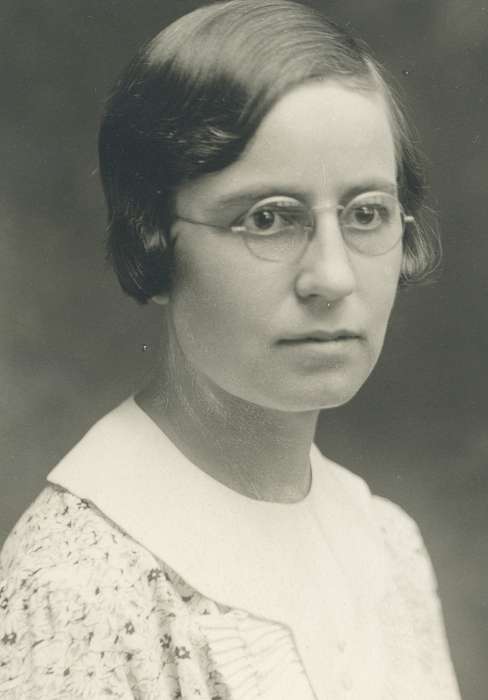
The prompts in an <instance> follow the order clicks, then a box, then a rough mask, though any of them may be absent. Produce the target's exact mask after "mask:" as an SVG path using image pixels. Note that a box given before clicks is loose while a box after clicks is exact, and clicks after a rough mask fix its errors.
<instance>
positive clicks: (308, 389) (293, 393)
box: [251, 373, 369, 413]
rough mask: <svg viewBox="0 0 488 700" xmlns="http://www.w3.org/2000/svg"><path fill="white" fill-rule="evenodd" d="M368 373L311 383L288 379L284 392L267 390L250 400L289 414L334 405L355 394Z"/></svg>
mask: <svg viewBox="0 0 488 700" xmlns="http://www.w3.org/2000/svg"><path fill="white" fill-rule="evenodd" d="M368 376H369V373H368V374H367V375H366V376H363V377H361V379H359V378H358V379H357V381H351V378H350V377H348V378H346V377H334V378H331V377H328V379H327V381H324V380H323V379H322V381H321V380H320V379H317V378H316V379H315V380H314V381H313V382H308V386H303V384H302V383H300V382H297V383H291V382H290V384H288V386H287V387H286V389H287V391H286V394H284V393H283V392H282V391H280V392H276V393H274V396H273V395H272V394H271V392H270V393H269V394H268V395H267V396H266V397H263V396H261V397H259V398H258V399H257V400H256V399H254V401H253V402H254V403H257V404H260V405H261V406H263V407H264V408H270V409H273V410H278V411H283V412H291V413H305V412H309V411H321V410H323V409H328V408H338V407H339V406H343V405H344V404H346V403H348V401H350V400H351V399H352V398H353V397H354V396H355V395H356V394H357V393H358V391H359V390H360V389H361V387H362V386H363V384H364V383H365V381H366V380H367V378H368ZM281 388H283V387H281ZM251 400H252V399H251Z"/></svg>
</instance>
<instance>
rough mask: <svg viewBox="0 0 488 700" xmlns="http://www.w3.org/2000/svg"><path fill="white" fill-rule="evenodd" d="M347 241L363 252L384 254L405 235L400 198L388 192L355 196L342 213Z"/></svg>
mask: <svg viewBox="0 0 488 700" xmlns="http://www.w3.org/2000/svg"><path fill="white" fill-rule="evenodd" d="M340 222H341V230H342V234H343V236H344V240H345V242H346V244H347V245H348V246H349V247H350V248H352V249H353V250H356V251H358V252H359V253H363V254H364V255H382V254H383V253H387V252H388V251H389V250H391V249H392V248H393V247H394V246H395V245H396V244H397V243H398V242H399V241H400V240H401V238H402V236H403V231H404V227H405V224H404V215H403V211H402V207H401V204H400V202H399V201H398V199H397V198H396V197H394V196H392V195H390V194H387V193H386V192H371V193H370V192H368V193H365V194H363V195H360V196H359V197H355V198H354V199H353V200H352V201H351V202H349V204H348V205H347V206H346V207H344V209H342V211H341V212H340Z"/></svg>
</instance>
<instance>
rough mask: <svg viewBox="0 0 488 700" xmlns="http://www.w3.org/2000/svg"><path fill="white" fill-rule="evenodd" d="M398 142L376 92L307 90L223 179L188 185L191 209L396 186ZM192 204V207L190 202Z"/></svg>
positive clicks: (336, 87)
mask: <svg viewBox="0 0 488 700" xmlns="http://www.w3.org/2000/svg"><path fill="white" fill-rule="evenodd" d="M395 180H396V164H395V148H394V141H393V135H392V131H391V127H390V121H389V115H388V110H387V106H386V103H385V100H384V98H383V96H382V95H381V93H380V92H379V91H377V90H360V89H358V88H357V87H356V88H352V87H348V86H346V85H345V84H343V83H340V82H338V81H332V80H329V81H326V82H321V83H318V82H315V83H308V84H306V85H303V86H301V87H299V88H296V89H294V90H292V91H291V92H290V93H288V94H287V95H285V96H284V97H282V98H281V99H280V100H279V101H278V102H277V103H276V104H275V105H274V107H273V108H272V109H271V110H270V111H269V113H268V114H267V115H266V116H265V118H264V119H263V121H262V122H261V124H260V126H259V128H258V130H257V131H256V133H255V135H254V137H253V138H252V140H251V141H250V143H249V144H248V146H247V148H246V150H245V151H244V153H243V154H242V156H241V157H240V158H239V159H238V160H237V161H236V162H234V163H232V164H231V165H230V166H228V167H227V168H225V169H223V170H221V171H220V172H218V173H214V174H211V175H206V176H203V177H201V178H199V179H197V180H195V181H194V182H193V183H189V184H188V185H186V186H185V187H184V188H182V191H181V192H180V195H179V196H178V199H179V200H181V199H182V200H183V203H184V204H189V201H188V200H189V199H190V198H191V200H192V202H191V203H192V206H194V207H198V208H199V209H200V208H202V209H201V210H202V211H203V209H204V208H207V209H208V208H209V207H211V206H212V202H213V201H218V202H225V201H226V200H232V197H233V195H234V194H235V195H236V196H239V193H240V192H245V191H249V192H252V193H253V196H254V193H256V194H259V191H260V188H262V190H263V192H266V191H270V190H274V191H276V190H280V189H281V190H282V191H283V192H287V191H293V192H303V195H304V197H305V198H307V199H308V200H310V201H311V202H319V201H324V199H327V198H334V197H336V198H340V197H341V196H343V195H344V193H345V192H346V191H347V190H351V189H354V190H357V191H361V189H364V190H366V189H381V188H382V187H381V185H382V183H385V185H386V184H388V183H389V184H390V185H391V186H394V185H395ZM185 200H187V201H186V202H185Z"/></svg>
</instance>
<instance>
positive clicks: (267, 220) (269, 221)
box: [254, 209, 275, 229]
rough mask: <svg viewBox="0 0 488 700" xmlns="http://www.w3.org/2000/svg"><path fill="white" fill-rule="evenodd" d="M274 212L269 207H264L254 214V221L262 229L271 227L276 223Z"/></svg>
mask: <svg viewBox="0 0 488 700" xmlns="http://www.w3.org/2000/svg"><path fill="white" fill-rule="evenodd" d="M274 218H275V217H274V214H273V212H272V211H270V210H269V209H263V210H262V211H258V212H256V213H255V214H254V223H255V224H256V226H257V227H258V228H260V229H267V228H271V226H273V224H274Z"/></svg>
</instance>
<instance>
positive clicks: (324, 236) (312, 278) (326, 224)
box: [295, 211, 356, 303]
mask: <svg viewBox="0 0 488 700" xmlns="http://www.w3.org/2000/svg"><path fill="white" fill-rule="evenodd" d="M295 286H296V293H297V295H298V296H299V297H300V298H301V299H304V300H305V299H308V298H310V297H321V298H323V299H324V301H326V302H330V303H332V302H337V301H340V300H341V299H343V298H344V297H347V296H349V295H350V294H352V292H353V291H354V290H355V288H356V274H355V270H354V267H353V266H352V264H351V259H350V255H349V251H348V249H347V247H346V244H345V242H344V239H343V237H342V232H341V229H340V225H339V221H338V217H337V214H336V212H333V211H331V212H322V213H321V214H316V220H315V230H314V233H313V235H312V238H311V240H310V242H309V244H308V246H307V249H306V251H305V253H304V255H303V258H302V259H301V260H300V268H299V271H298V274H297V277H296V283H295Z"/></svg>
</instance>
